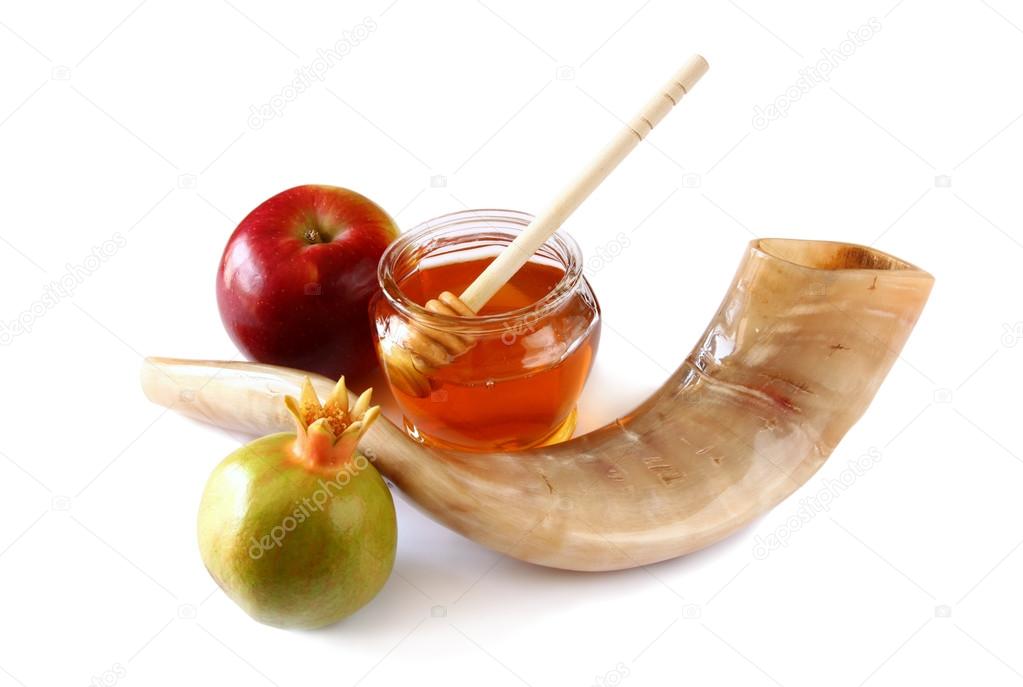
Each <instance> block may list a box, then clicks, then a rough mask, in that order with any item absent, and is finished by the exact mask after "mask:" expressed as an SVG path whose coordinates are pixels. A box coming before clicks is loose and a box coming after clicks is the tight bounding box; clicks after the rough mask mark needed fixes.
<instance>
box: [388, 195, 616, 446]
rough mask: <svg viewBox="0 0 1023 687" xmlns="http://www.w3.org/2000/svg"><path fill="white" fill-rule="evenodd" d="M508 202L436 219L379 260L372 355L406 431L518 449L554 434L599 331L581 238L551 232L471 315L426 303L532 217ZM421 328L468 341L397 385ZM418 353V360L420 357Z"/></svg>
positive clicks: (476, 270)
mask: <svg viewBox="0 0 1023 687" xmlns="http://www.w3.org/2000/svg"><path fill="white" fill-rule="evenodd" d="M531 220H532V216H531V215H529V214H526V213H523V212H515V211H511V210H466V211H462V212H455V213H452V214H448V215H443V216H441V217H438V218H436V219H432V220H430V221H428V222H425V223H423V224H421V225H419V226H417V227H415V228H414V229H412V230H411V231H408V232H406V233H404V234H403V235H401V236H400V237H399V238H398V239H397V240H396V241H395V242H394V243H392V244H391V246H390V247H389V248H388V249H387V251H386V252H385V253H384V255H383V256H382V257H381V260H380V264H379V266H378V269H377V275H378V278H379V281H380V286H381V292H380V294H379V295H378V296H377V297H376V299H375V300H374V301H373V303H372V304H371V305H370V316H371V318H372V320H373V323H372V325H373V327H372V328H373V333H374V338H375V341H376V347H377V353H378V356H379V358H380V360H381V365H382V367H383V369H384V373H385V374H386V375H387V378H388V382H389V384H390V387H391V391H392V393H393V394H394V398H395V400H396V401H397V404H398V406H399V407H400V408H401V411H402V413H403V414H404V422H405V429H406V431H407V432H408V434H409V435H410V436H411V437H413V438H414V439H416V440H418V441H421V442H424V443H427V444H430V445H435V446H443V447H445V448H455V449H463V450H469V451H491V450H505V451H510V450H520V449H524V448H530V447H533V446H539V445H543V444H547V443H554V442H556V441H562V440H564V439H567V438H568V437H570V436H571V434H572V431H573V430H574V429H575V421H576V412H575V407H576V402H577V401H578V399H579V395H580V394H581V393H582V390H583V386H584V385H585V383H586V378H587V376H588V375H589V373H590V368H591V367H592V365H593V359H594V356H595V355H596V352H597V344H598V342H599V339H600V306H599V305H598V304H597V299H596V297H595V296H594V295H593V291H592V289H591V288H590V285H589V284H588V283H587V281H586V279H585V277H584V276H583V272H582V255H581V254H580V251H579V246H578V244H576V242H575V241H574V240H572V239H571V238H570V237H569V236H567V235H564V234H561V233H556V234H555V235H554V236H552V237H551V238H550V239H548V240H547V242H546V243H544V245H542V246H541V247H540V249H539V250H538V251H537V252H536V254H535V255H534V256H533V257H532V258H531V259H530V261H529V262H527V263H526V264H525V266H523V267H522V269H520V270H519V271H518V273H516V274H515V276H514V277H512V279H511V280H510V281H509V282H508V283H507V284H505V285H504V286H503V287H502V288H501V290H500V291H498V292H497V294H496V295H495V296H494V297H493V298H492V299H491V300H490V301H489V302H488V303H487V304H486V305H485V306H484V307H483V308H482V309H481V310H480V311H479V312H478V313H477V316H476V317H461V316H455V315H442V314H437V313H434V312H431V311H430V310H427V309H426V308H425V307H424V305H425V304H426V302H427V301H429V300H430V299H432V298H436V297H437V296H438V294H440V293H441V292H443V291H450V292H451V293H453V294H460V293H461V292H462V291H463V290H464V289H465V287H467V286H468V285H469V284H470V283H471V282H472V281H473V280H474V279H475V278H476V277H477V276H479V274H480V273H481V272H482V271H483V269H484V268H485V267H486V266H487V265H488V264H489V263H490V261H491V260H493V258H494V257H495V256H496V255H497V254H498V253H499V252H500V251H501V250H502V249H503V248H504V247H505V246H507V245H508V244H509V243H511V242H512V241H513V240H514V239H515V237H516V236H517V235H518V234H519V233H520V232H521V231H522V230H524V229H525V228H526V226H528V225H529V222H530V221H531ZM417 328H418V329H419V331H420V332H426V333H428V334H429V333H431V332H435V333H436V332H439V333H443V334H454V335H456V336H458V337H460V338H461V340H463V341H466V342H469V343H468V346H467V347H466V349H465V350H464V351H460V352H459V353H458V354H457V355H452V356H451V357H450V360H449V361H448V362H447V363H446V364H443V365H437V366H428V365H419V366H417V367H420V368H421V372H422V376H423V377H424V378H425V381H426V382H427V386H424V387H422V388H421V389H419V391H418V392H416V391H413V390H410V389H409V388H408V385H407V384H402V383H401V379H400V375H399V374H398V370H397V369H395V368H394V367H393V363H392V362H391V361H392V360H394V357H395V356H394V355H393V354H394V352H395V351H394V349H395V348H396V347H398V348H403V349H406V350H409V351H411V350H414V343H412V342H410V337H411V336H412V332H413V331H414V330H415V329H417ZM421 362H422V361H420V363H421Z"/></svg>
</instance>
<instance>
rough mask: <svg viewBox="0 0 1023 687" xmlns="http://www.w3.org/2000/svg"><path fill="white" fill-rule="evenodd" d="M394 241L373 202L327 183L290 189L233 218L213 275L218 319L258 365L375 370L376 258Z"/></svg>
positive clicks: (330, 372)
mask: <svg viewBox="0 0 1023 687" xmlns="http://www.w3.org/2000/svg"><path fill="white" fill-rule="evenodd" d="M397 235H398V228H397V226H396V225H395V223H394V220H392V219H391V217H390V216H389V215H388V214H387V213H386V212H384V210H383V209H381V208H380V206H378V205H377V204H376V203H374V202H373V201H371V200H369V199H368V198H366V197H365V196H362V195H360V194H358V193H356V192H354V191H350V190H348V189H344V188H338V187H336V186H314V185H307V186H296V187H295V188H291V189H288V190H287V191H283V192H281V193H279V194H277V195H276V196H274V197H272V198H270V199H268V200H266V201H265V202H263V203H262V204H261V205H260V206H259V207H257V208H256V209H255V210H253V211H252V212H250V213H249V214H248V216H247V217H246V218H245V219H243V220H242V222H241V224H239V225H238V228H237V229H235V230H234V233H233V234H232V235H231V238H230V239H229V240H228V242H227V247H226V248H224V255H223V257H222V258H221V260H220V269H219V270H218V271H217V304H218V306H219V307H220V318H221V320H222V321H223V323H224V327H225V328H226V329H227V332H228V334H229V335H230V336H231V339H232V340H233V341H234V343H235V345H237V346H238V348H239V350H241V352H242V353H243V354H244V355H245V356H247V357H248V358H250V359H251V360H256V361H258V362H262V363H271V364H274V365H285V366H287V367H295V368H299V369H302V370H309V371H311V372H318V373H320V374H322V375H326V376H327V377H330V378H331V379H337V378H338V377H340V376H341V375H342V374H347V375H349V376H350V377H352V376H356V377H358V376H361V375H364V374H365V373H367V372H368V371H370V370H371V369H372V368H373V367H374V366H375V365H376V364H377V361H376V355H375V353H374V350H373V342H372V339H371V337H370V324H369V318H368V316H367V312H368V307H369V301H370V298H372V296H373V295H374V294H375V293H376V292H377V291H378V290H379V288H380V287H379V285H378V283H377V276H376V271H377V262H378V261H379V260H380V256H381V255H382V254H383V252H384V249H386V248H387V246H388V244H390V243H391V241H393V240H394V238H395V237H396V236H397Z"/></svg>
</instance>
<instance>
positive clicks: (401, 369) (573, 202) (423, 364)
mask: <svg viewBox="0 0 1023 687" xmlns="http://www.w3.org/2000/svg"><path fill="white" fill-rule="evenodd" d="M707 69H708V65H707V61H706V60H705V59H703V57H701V56H700V55H693V56H692V57H690V58H689V60H688V61H687V62H686V63H685V65H683V66H682V68H681V69H679V70H678V71H677V72H676V73H675V74H674V76H672V78H671V79H670V80H669V81H668V83H667V84H666V85H665V86H664V87H663V88H662V89H660V90H659V91H658V92H657V93H656V94H655V95H654V96H653V97H652V98H651V99H650V100H649V101H647V103H646V105H645V106H644V107H643V108H642V109H641V110H640V111H639V113H638V114H637V115H636V116H634V117H633V118H632V119H631V120H630V121H629V122H628V124H626V125H625V126H623V127H622V128H621V129H620V130H619V131H618V133H617V134H615V137H614V138H613V139H611V142H610V143H608V144H607V145H606V146H605V147H604V149H603V150H602V151H601V152H600V154H599V155H597V157H596V158H595V159H594V160H593V161H592V162H590V164H589V165H587V166H586V167H585V168H584V169H583V170H582V173H581V174H579V176H577V177H576V179H575V180H574V181H573V182H572V183H571V184H569V185H568V187H566V188H565V189H564V190H562V192H561V193H560V194H559V195H558V196H556V197H555V198H554V200H553V201H552V202H551V203H550V205H548V206H547V208H546V209H545V210H544V211H543V212H541V213H540V214H539V215H537V216H536V217H535V218H534V219H533V221H532V222H530V223H529V226H527V227H526V228H525V229H524V230H523V231H522V233H521V234H519V235H518V236H517V237H516V238H515V240H514V241H512V242H511V243H510V244H508V246H507V247H505V248H504V250H502V251H501V252H500V253H499V254H498V255H497V257H496V258H495V259H494V260H493V262H491V263H490V264H489V265H487V268H486V269H485V270H483V272H481V273H480V275H479V276H478V277H476V279H475V281H473V282H472V283H471V284H469V286H468V287H466V289H465V290H464V291H463V292H462V295H461V296H456V295H454V294H453V293H451V292H450V291H445V292H443V293H441V294H440V295H439V296H437V298H434V299H431V300H429V301H428V302H427V303H426V305H425V306H424V307H425V308H426V309H427V310H429V311H430V312H432V313H434V314H437V315H446V316H459V317H475V316H476V314H477V313H478V312H479V311H480V309H481V308H483V306H484V305H486V304H487V302H488V301H489V300H490V299H491V298H493V297H494V295H495V294H496V293H497V292H498V291H499V290H500V289H501V287H502V286H504V285H505V284H506V283H507V282H508V280H509V279H511V278H512V277H513V276H514V275H515V273H516V272H518V271H519V269H520V268H521V267H522V266H523V265H525V264H526V263H527V262H528V261H529V259H530V258H531V257H532V256H533V255H534V254H535V253H536V251H537V250H538V249H539V248H540V246H542V245H543V243H544V242H545V241H546V240H547V239H548V238H550V237H551V235H552V234H553V233H554V232H555V231H557V230H558V228H559V227H560V226H561V225H562V223H563V222H564V221H565V220H566V219H567V218H568V217H569V215H571V214H572V213H573V212H574V211H575V209H576V208H578V207H579V205H580V204H581V203H582V202H583V201H584V200H586V198H587V197H588V196H589V195H590V194H591V193H592V192H593V190H594V189H596V188H597V186H599V185H600V184H601V182H603V181H604V179H606V178H607V176H608V175H609V174H610V173H611V171H612V170H613V169H614V168H615V167H617V166H618V163H620V162H621V161H622V160H624V159H625V157H626V156H627V155H628V154H629V153H631V152H632V151H633V150H634V149H635V148H636V146H637V145H639V142H640V141H642V140H643V139H644V138H646V136H647V134H649V133H650V131H651V130H653V128H654V127H655V126H657V124H658V123H660V121H661V120H662V119H664V116H665V115H667V114H668V112H670V111H671V109H672V108H673V107H674V106H675V105H677V104H678V102H679V101H680V100H681V99H682V96H684V95H685V94H686V93H688V92H689V91H690V90H691V89H692V87H693V86H695V85H696V82H697V81H699V80H700V77H702V76H703V75H704V74H705V73H706V72H707ZM471 345H472V340H471V339H469V338H467V337H465V336H460V335H458V334H454V333H451V332H442V331H438V330H435V329H432V328H430V329H426V328H423V327H421V326H412V325H410V326H409V332H408V335H407V337H406V340H405V342H404V345H402V346H391V347H390V348H389V349H388V350H386V351H385V353H384V362H385V368H386V371H387V375H388V377H389V378H390V380H391V383H393V384H396V385H398V386H399V387H401V388H402V389H403V390H404V391H406V392H407V393H409V394H411V395H413V396H418V397H424V396H427V395H429V393H430V383H429V379H428V378H427V375H428V374H429V372H430V371H431V370H433V369H436V368H437V367H441V366H443V365H446V364H447V363H449V362H450V361H451V359H452V358H454V357H455V356H458V355H460V354H462V353H464V352H465V351H466V350H467V349H468V348H469V346H471Z"/></svg>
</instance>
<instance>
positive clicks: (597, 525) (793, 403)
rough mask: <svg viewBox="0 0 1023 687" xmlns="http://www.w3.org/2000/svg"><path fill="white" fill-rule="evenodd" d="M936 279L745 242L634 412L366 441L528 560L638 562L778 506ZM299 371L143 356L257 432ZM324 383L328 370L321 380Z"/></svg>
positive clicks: (216, 416)
mask: <svg viewBox="0 0 1023 687" xmlns="http://www.w3.org/2000/svg"><path fill="white" fill-rule="evenodd" d="M932 283H933V278H932V277H931V275H929V274H928V273H926V272H924V271H922V270H920V269H918V268H916V267H914V266H912V265H910V264H908V263H906V262H904V261H902V260H899V259H897V258H894V257H892V256H890V255H886V254H884V253H881V252H880V251H876V250H873V249H870V248H866V247H862V246H856V245H850V244H841V243H831V242H821V241H796V240H788V239H762V240H758V241H753V242H752V243H751V244H750V245H749V247H748V249H747V252H746V255H745V258H744V259H743V261H742V263H741V264H740V266H739V270H738V273H737V274H736V276H735V280H734V282H733V283H732V286H731V288H730V289H729V291H728V293H727V294H726V295H725V298H724V301H723V302H722V304H721V307H720V309H719V310H718V312H717V314H716V315H715V317H714V319H713V320H712V321H711V323H710V325H709V326H708V327H707V331H706V333H705V334H704V335H703V337H702V338H701V339H700V341H699V343H698V344H697V345H696V348H695V349H694V350H693V352H692V353H691V354H690V356H689V357H688V358H687V359H686V360H685V361H684V362H683V363H682V365H681V366H680V367H679V368H678V370H677V371H676V372H675V373H674V374H673V375H672V376H671V378H670V379H669V380H668V381H667V382H666V383H665V384H664V385H663V386H662V387H661V388H660V389H659V390H658V391H656V392H655V393H654V394H653V395H652V396H651V397H650V398H649V399H648V400H647V401H646V402H644V403H643V404H642V405H641V406H640V407H639V408H637V409H636V410H635V411H634V412H632V413H631V414H629V415H628V416H626V417H623V418H620V419H618V420H616V421H615V422H613V423H612V424H609V425H607V426H605V427H602V428H600V429H598V430H595V431H593V432H590V433H588V434H586V435H584V436H580V437H577V438H575V439H573V440H571V441H567V442H565V443H562V444H557V445H554V446H548V447H542V448H537V449H532V450H528V451H520V452H516V453H495V454H472V453H459V452H453V451H442V450H439V449H431V448H428V447H425V446H422V445H420V444H418V443H416V442H414V441H413V440H411V439H410V438H408V437H407V436H406V435H405V434H404V433H403V432H402V431H401V430H400V429H398V428H397V427H395V426H394V425H393V424H391V423H389V422H386V421H383V420H381V421H380V422H377V423H376V424H375V425H374V426H373V427H371V428H370V430H369V431H368V432H367V433H366V435H365V436H364V438H363V440H362V443H361V447H362V448H363V450H364V451H365V452H366V453H367V455H370V456H371V457H373V459H374V460H375V465H376V466H377V467H378V468H379V469H380V471H381V472H382V473H383V474H384V475H386V476H387V477H389V478H390V479H391V480H392V481H393V482H394V483H395V484H396V485H397V486H398V487H399V488H400V489H401V490H402V491H404V492H405V493H406V494H407V495H408V496H409V497H410V498H411V499H412V500H413V501H415V502H416V503H417V504H418V505H419V506H420V507H421V508H422V509H424V510H425V511H427V512H428V513H429V514H431V515H432V516H433V517H435V518H436V519H438V520H440V521H441V522H443V523H444V524H445V525H447V526H449V527H451V528H452V529H454V530H456V531H457V532H460V533H462V534H463V535H465V536H467V537H469V538H470V539H473V540H474V541H477V542H479V543H480V544H483V545H485V546H488V547H490V548H492V549H495V550H497V551H500V552H502V553H505V554H507V555H509V556H513V557H515V558H519V559H522V560H526V561H531V562H533V563H539V564H542V565H548V566H553V567H558V568H568V569H574V570H614V569H620V568H629V567H633V566H638V565H646V564H648V563H653V562H656V561H661V560H665V559H668V558H673V557H675V556H680V555H682V554H685V553H689V552H691V551H695V550H696V549H699V548H701V547H704V546H707V545H708V544H711V543H713V542H715V541H718V540H719V539H722V538H723V537H725V536H727V535H729V534H730V533H732V532H734V531H735V530H736V529H737V528H739V527H741V526H742V525H744V524H745V523H747V522H749V521H750V520H751V519H753V518H755V517H756V516H758V515H760V514H761V513H763V512H764V511H766V510H767V509H769V508H771V507H773V506H774V505H776V504H777V503H779V502H780V501H781V500H782V499H784V498H785V497H787V496H788V495H789V494H791V493H792V492H793V491H794V490H795V489H796V488H798V487H799V486H800V485H802V484H803V483H804V482H805V481H806V480H807V479H809V477H810V476H811V475H813V473H814V472H815V471H816V470H817V469H818V468H819V467H820V466H821V465H822V464H823V463H824V461H825V459H826V458H827V457H828V455H829V454H830V453H831V452H832V450H833V449H834V448H835V446H836V444H837V443H838V441H839V440H840V439H841V438H842V436H843V435H844V434H845V433H846V431H847V430H848V429H849V428H850V427H851V426H852V424H853V423H854V422H855V421H856V420H857V419H859V417H860V415H861V414H862V413H863V412H864V410H866V408H867V405H868V404H869V403H870V401H871V399H872V398H873V397H874V394H875V392H876V391H877V389H878V387H879V386H880V384H881V382H882V380H883V379H884V377H885V375H886V374H887V373H888V370H889V369H890V368H891V366H892V364H893V363H894V361H895V359H896V358H897V356H898V355H899V352H900V351H901V349H902V346H903V344H904V343H905V341H906V338H907V337H908V336H909V333H910V331H911V330H912V329H913V325H914V324H915V323H916V320H917V318H918V316H919V315H920V312H921V310H922V309H923V306H924V303H925V302H926V300H927V296H928V294H929V293H930V290H931V285H932ZM305 376H306V373H303V372H298V371H295V370H288V369H284V368H278V367H273V366H269V365H257V364H249V363H216V362H201V361H175V360H168V359H160V358H152V359H149V361H148V362H147V364H146V366H145V367H144V369H143V373H142V383H143V387H144V388H145V391H146V394H147V395H148V396H149V398H150V399H152V400H153V401H155V402H156V403H160V404H163V405H165V406H168V407H172V408H174V409H175V410H178V411H181V412H183V413H185V414H186V415H189V416H191V417H195V418H198V419H202V420H206V421H208V422H212V423H214V424H217V425H220V426H223V427H228V428H232V429H236V430H242V431H247V432H253V433H265V432H268V431H275V430H282V429H285V428H287V427H289V422H290V418H289V417H288V413H287V410H286V408H285V406H284V403H283V399H282V398H281V397H282V396H283V395H284V394H295V393H296V392H297V390H298V388H299V385H300V383H301V381H302V380H303V378H304V377H305ZM314 384H315V385H316V387H317V391H318V392H319V393H321V394H324V393H328V392H329V390H330V388H331V387H332V386H333V383H332V382H331V381H329V380H327V379H325V378H322V377H320V378H315V379H314Z"/></svg>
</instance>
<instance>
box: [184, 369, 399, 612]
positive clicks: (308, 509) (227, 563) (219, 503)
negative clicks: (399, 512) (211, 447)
mask: <svg viewBox="0 0 1023 687" xmlns="http://www.w3.org/2000/svg"><path fill="white" fill-rule="evenodd" d="M370 397H371V390H367V391H366V392H365V393H363V394H362V396H360V397H359V399H358V400H357V401H356V402H355V405H354V406H353V407H352V408H351V409H349V407H348V391H347V390H346V388H345V381H344V378H342V379H341V380H340V381H339V382H338V384H337V387H336V388H335V389H334V391H333V392H332V393H331V395H330V398H328V399H327V401H326V403H324V404H323V405H322V406H321V405H320V401H319V399H318V398H317V396H316V392H315V391H314V390H313V388H312V385H311V384H310V383H309V380H308V379H306V383H305V386H304V387H303V389H302V399H301V401H298V400H296V399H294V398H292V397H290V396H288V397H286V398H285V401H284V402H285V404H286V406H287V408H288V410H289V411H290V413H291V415H292V416H293V417H294V419H295V427H296V432H295V433H294V434H291V433H284V434H274V435H271V436H267V437H263V438H262V439H257V440H256V441H253V442H252V443H250V444H248V445H247V446H244V447H243V448H241V449H239V450H237V451H235V452H234V453H232V454H231V455H229V456H228V457H227V458H226V459H224V461H223V462H222V463H221V464H220V465H218V466H217V468H216V469H215V470H214V471H213V474H212V475H210V479H209V481H208V482H207V483H206V491H205V492H204V493H203V497H202V504H201V505H200V507H199V549H200V551H201V553H202V559H203V562H204V563H205V564H206V568H207V569H208V570H209V571H210V574H211V575H213V579H215V580H216V581H217V584H219V585H220V587H221V589H223V590H224V592H225V593H227V595H228V596H229V597H231V598H232V599H233V600H234V601H235V602H236V603H237V604H238V605H239V606H241V607H242V608H243V609H244V610H245V612H246V613H248V614H249V615H251V616H252V617H253V618H255V619H256V620H258V621H260V622H263V623H266V624H268V625H275V626H277V627H299V628H313V627H321V626H323V625H329V624H330V623H333V622H336V621H338V620H340V619H341V618H344V617H345V616H348V615H350V614H352V613H354V612H355V611H356V610H358V609H359V608H361V607H362V606H364V605H365V604H367V603H368V602H369V601H370V599H372V598H373V597H374V596H376V594H377V592H379V591H380V588H381V587H383V585H384V582H386V581H387V578H388V576H389V575H390V573H391V568H392V567H393V565H394V552H395V546H396V543H397V526H396V524H395V516H394V502H393V501H392V500H391V493H390V491H388V489H387V485H386V484H384V481H383V479H382V478H381V477H380V474H379V473H378V472H377V471H376V468H374V467H373V465H372V464H371V463H370V462H369V460H368V459H367V458H366V457H365V456H363V455H362V454H360V453H358V452H357V451H356V444H357V443H358V440H359V437H361V436H362V434H363V432H365V431H366V429H368V428H369V426H370V424H372V422H373V421H374V420H375V419H376V418H377V416H378V415H379V414H380V408H379V407H377V406H374V407H372V408H371V407H370V406H369V403H370Z"/></svg>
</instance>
